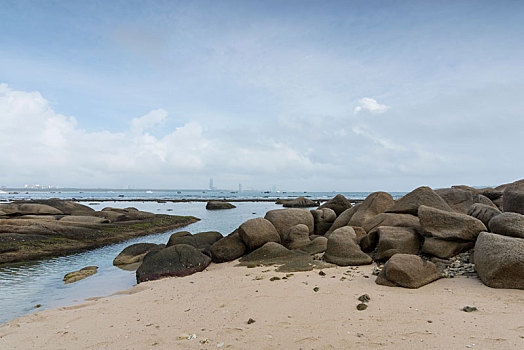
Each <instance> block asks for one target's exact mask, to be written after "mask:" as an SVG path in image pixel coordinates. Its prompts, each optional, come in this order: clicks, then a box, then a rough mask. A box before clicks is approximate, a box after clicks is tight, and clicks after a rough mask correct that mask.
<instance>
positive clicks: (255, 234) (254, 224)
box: [238, 212, 309, 250]
mask: <svg viewBox="0 0 524 350" xmlns="http://www.w3.org/2000/svg"><path fill="white" fill-rule="evenodd" d="M307 213H309V212H307ZM266 216H267V215H266ZM238 233H239V234H240V238H241V239H242V241H243V242H244V244H245V245H246V247H247V248H248V250H255V249H257V248H259V247H261V246H263V245H264V244H266V243H267V242H276V243H280V242H281V239H280V235H279V234H278V232H277V230H276V229H275V226H273V224H272V223H271V222H270V221H269V220H266V219H264V218H255V219H250V220H248V221H246V222H244V223H243V224H242V225H240V227H239V229H238Z"/></svg>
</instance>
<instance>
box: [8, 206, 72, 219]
mask: <svg viewBox="0 0 524 350" xmlns="http://www.w3.org/2000/svg"><path fill="white" fill-rule="evenodd" d="M0 211H1V212H2V213H3V214H2V216H4V215H5V216H19V215H63V214H64V213H63V212H62V211H61V210H59V209H56V208H54V207H51V206H49V205H46V204H32V203H7V204H0Z"/></svg>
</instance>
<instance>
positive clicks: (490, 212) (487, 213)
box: [468, 203, 502, 227]
mask: <svg viewBox="0 0 524 350" xmlns="http://www.w3.org/2000/svg"><path fill="white" fill-rule="evenodd" d="M500 214H502V212H501V211H500V210H499V209H498V208H496V207H492V206H489V205H486V204H481V203H475V204H473V205H472V206H471V207H470V208H469V209H468V215H469V216H473V217H474V218H477V219H479V220H480V221H482V223H483V224H484V225H486V227H488V224H489V221H490V220H491V219H493V218H494V217H495V216H497V215H500Z"/></svg>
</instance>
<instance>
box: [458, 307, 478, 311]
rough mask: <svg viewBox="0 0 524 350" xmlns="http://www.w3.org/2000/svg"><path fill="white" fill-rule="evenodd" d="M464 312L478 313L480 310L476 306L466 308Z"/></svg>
mask: <svg viewBox="0 0 524 350" xmlns="http://www.w3.org/2000/svg"><path fill="white" fill-rule="evenodd" d="M462 311H464V312H473V311H478V309H477V308H476V307H475V306H464V307H463V308H462Z"/></svg>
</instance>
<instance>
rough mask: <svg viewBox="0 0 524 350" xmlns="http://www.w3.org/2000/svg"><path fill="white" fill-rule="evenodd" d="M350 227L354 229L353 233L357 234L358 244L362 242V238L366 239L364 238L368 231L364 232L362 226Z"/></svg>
mask: <svg viewBox="0 0 524 350" xmlns="http://www.w3.org/2000/svg"><path fill="white" fill-rule="evenodd" d="M350 227H351V228H352V229H353V231H355V233H356V234H357V240H356V242H357V243H358V242H360V240H361V239H362V238H364V237H365V236H366V235H367V233H366V230H364V229H363V228H362V227H360V226H350Z"/></svg>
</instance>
